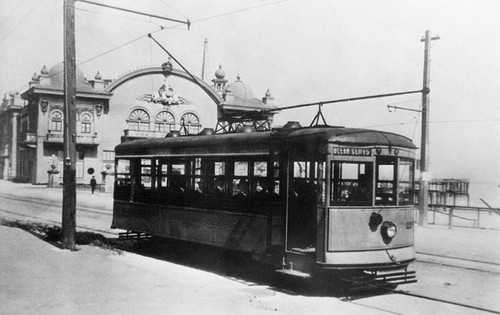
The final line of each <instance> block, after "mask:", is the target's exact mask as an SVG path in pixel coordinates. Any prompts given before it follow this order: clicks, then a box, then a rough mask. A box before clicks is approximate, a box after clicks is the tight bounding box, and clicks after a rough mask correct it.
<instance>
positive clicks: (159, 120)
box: [155, 111, 175, 132]
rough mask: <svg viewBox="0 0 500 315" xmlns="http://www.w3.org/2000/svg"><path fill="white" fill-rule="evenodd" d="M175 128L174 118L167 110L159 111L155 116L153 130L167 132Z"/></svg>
mask: <svg viewBox="0 0 500 315" xmlns="http://www.w3.org/2000/svg"><path fill="white" fill-rule="evenodd" d="M171 130H175V118H174V115H172V113H170V112H168V111H162V112H159V113H158V115H156V118H155V131H159V132H169V131H171Z"/></svg>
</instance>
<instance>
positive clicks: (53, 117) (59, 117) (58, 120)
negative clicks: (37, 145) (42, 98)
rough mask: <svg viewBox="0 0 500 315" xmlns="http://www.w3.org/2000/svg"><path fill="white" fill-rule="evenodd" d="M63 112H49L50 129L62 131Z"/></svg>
mask: <svg viewBox="0 0 500 315" xmlns="http://www.w3.org/2000/svg"><path fill="white" fill-rule="evenodd" d="M62 127H63V114H62V112H60V111H53V112H52V113H51V114H50V130H51V131H62V130H63V128H62Z"/></svg>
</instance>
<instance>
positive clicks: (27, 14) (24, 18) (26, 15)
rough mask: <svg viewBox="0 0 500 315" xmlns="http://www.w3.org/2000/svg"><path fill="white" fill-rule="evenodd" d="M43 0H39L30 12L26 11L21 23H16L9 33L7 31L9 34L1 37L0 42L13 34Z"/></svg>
mask: <svg viewBox="0 0 500 315" xmlns="http://www.w3.org/2000/svg"><path fill="white" fill-rule="evenodd" d="M42 2H43V0H40V1H38V2H37V3H36V4H35V6H33V7H32V8H31V10H29V12H28V13H26V14H25V15H24V16H23V17H22V18H21V19H20V20H19V23H17V24H16V25H15V26H14V27H13V28H12V29H11V30H10V31H9V32H8V33H7V35H5V36H4V37H3V38H2V39H0V43H2V42H3V41H4V40H5V39H7V38H8V37H9V36H10V34H12V33H13V32H14V31H15V30H16V28H17V27H18V26H19V25H21V24H23V22H24V21H25V20H26V19H27V18H28V16H29V15H30V14H31V13H33V11H34V10H35V9H36V8H37V7H38V6H39V5H40V4H41V3H42Z"/></svg>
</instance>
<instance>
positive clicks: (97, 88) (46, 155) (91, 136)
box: [0, 60, 276, 184]
mask: <svg viewBox="0 0 500 315" xmlns="http://www.w3.org/2000/svg"><path fill="white" fill-rule="evenodd" d="M224 77H225V73H224V70H222V67H220V68H219V69H218V70H217V71H216V73H215V79H214V80H212V83H213V84H212V85H210V84H208V83H206V82H204V81H202V80H201V79H199V78H196V77H195V78H193V77H192V76H191V75H189V74H188V73H186V72H184V71H180V70H177V69H174V67H173V65H172V63H171V62H170V60H169V61H168V62H166V63H164V64H163V65H162V66H161V67H146V68H142V69H137V70H133V71H130V72H128V73H126V74H124V75H122V76H120V77H118V78H117V79H114V80H105V79H103V78H102V76H101V74H100V73H99V72H97V73H96V75H95V76H94V79H93V80H87V79H86V78H85V76H84V74H83V73H82V71H81V70H80V69H78V68H77V71H76V90H77V93H76V112H77V114H76V117H77V118H76V119H77V126H76V129H77V134H76V137H75V139H76V150H77V164H76V180H77V184H88V183H89V181H90V178H91V177H92V176H96V178H97V179H98V182H99V183H102V182H104V178H105V177H106V176H108V179H110V180H109V181H108V183H112V178H109V176H111V174H112V173H113V171H114V148H115V146H116V145H117V144H119V143H121V142H123V141H129V140H133V139H140V138H159V137H165V136H166V135H167V134H169V133H174V132H175V133H180V134H198V133H199V132H201V131H202V129H203V128H204V127H209V128H213V127H214V126H218V127H217V128H219V129H221V128H222V131H235V130H237V129H238V128H240V127H241V126H243V125H245V124H251V122H249V121H248V118H249V117H254V114H255V112H256V111H260V110H262V109H275V108H276V107H275V106H274V105H273V104H272V98H271V96H270V93H269V92H267V93H266V96H265V97H264V98H263V99H262V101H261V100H259V99H256V98H254V97H253V92H252V91H251V89H250V88H249V87H248V86H247V85H245V84H244V83H243V82H242V81H241V80H240V79H239V77H238V80H237V81H236V82H234V83H231V84H226V83H227V80H226V79H224ZM195 80H196V83H195ZM63 83H64V80H63V64H62V63H60V64H57V65H55V66H53V67H52V68H51V69H50V70H47V68H46V67H45V66H44V67H43V69H42V70H41V71H40V74H36V73H35V74H34V75H33V77H32V79H31V81H30V83H29V89H28V90H26V91H24V92H23V93H21V94H19V93H9V94H8V95H7V94H6V95H5V96H4V98H3V100H2V105H1V107H0V122H1V130H0V171H1V174H0V176H1V177H2V178H5V179H11V180H16V181H23V182H31V183H33V184H45V183H47V182H48V181H49V176H48V172H49V171H51V170H55V171H59V174H58V176H57V178H56V184H57V182H62V163H63V160H64V147H63V127H64V108H63V105H64V89H63V88H64V87H63ZM216 103H218V104H221V106H216V105H215V104H216ZM235 110H236V111H238V110H240V111H242V112H243V115H233V114H234V111H235ZM252 113H254V114H252ZM234 117H241V118H238V119H239V120H238V119H236V120H234V119H235V118H234ZM255 117H256V118H258V119H260V120H261V121H260V122H259V123H258V124H256V125H255V127H257V128H256V129H258V130H262V129H267V128H270V124H271V123H272V114H269V115H268V114H265V115H261V114H259V115H258V117H257V116H255ZM221 126H222V127H221Z"/></svg>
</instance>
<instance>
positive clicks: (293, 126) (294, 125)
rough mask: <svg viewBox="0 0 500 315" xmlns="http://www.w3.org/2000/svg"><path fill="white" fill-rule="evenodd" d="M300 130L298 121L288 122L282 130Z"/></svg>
mask: <svg viewBox="0 0 500 315" xmlns="http://www.w3.org/2000/svg"><path fill="white" fill-rule="evenodd" d="M297 128H302V126H301V125H300V123H299V122H298V121H289V122H287V123H286V124H285V125H284V126H283V129H297Z"/></svg>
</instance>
